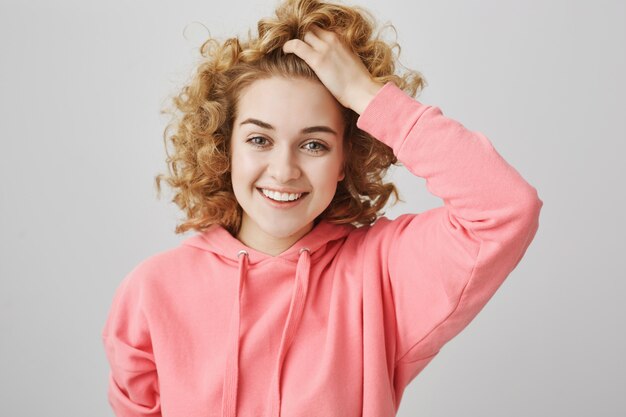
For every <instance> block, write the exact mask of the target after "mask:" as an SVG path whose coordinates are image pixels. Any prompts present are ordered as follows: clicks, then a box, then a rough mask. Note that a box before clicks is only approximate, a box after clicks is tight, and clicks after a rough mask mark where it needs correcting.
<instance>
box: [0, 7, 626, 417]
mask: <svg viewBox="0 0 626 417" xmlns="http://www.w3.org/2000/svg"><path fill="white" fill-rule="evenodd" d="M355 3H356V4H359V5H362V6H365V7H367V8H368V9H369V10H371V11H373V12H374V13H375V14H376V16H377V17H378V19H379V22H381V23H383V22H385V21H391V22H392V23H393V24H394V25H395V26H396V28H397V29H398V36H399V38H398V40H399V42H400V44H401V45H402V54H401V62H402V63H403V64H404V65H405V66H407V67H410V68H415V69H417V70H419V71H421V72H422V73H423V74H424V76H425V77H426V79H427V81H428V86H427V87H426V89H425V90H424V92H423V94H422V95H421V96H420V97H419V99H420V100H421V101H422V102H424V103H427V104H433V105H437V106H439V107H440V108H441V109H442V111H443V112H444V113H445V114H446V115H448V116H449V117H452V118H454V119H456V120H459V121H460V122H462V123H463V124H464V125H465V126H467V127H468V128H470V129H474V130H479V131H481V132H483V133H484V134H485V135H486V136H487V137H488V138H489V139H490V140H491V141H492V143H493V144H494V146H495V147H496V149H497V150H498V151H499V152H500V154H501V155H502V156H503V157H504V158H505V159H506V160H507V161H508V162H509V163H510V164H511V165H513V166H514V167H515V168H516V169H517V170H518V171H519V172H520V173H521V174H522V176H523V177H524V178H526V180H527V181H528V182H529V183H531V184H532V185H533V186H535V187H536V188H537V189H538V191H539V196H540V197H541V198H542V200H543V201H544V208H543V210H542V213H541V219H540V228H539V232H538V233H537V236H536V238H535V240H534V242H533V243H532V245H531V246H530V248H529V250H528V251H527V253H526V256H525V258H524V259H523V260H522V262H521V263H520V264H519V265H518V267H517V269H515V270H514V271H513V273H511V275H510V276H509V278H508V280H507V281H506V282H505V283H504V284H503V286H502V287H501V288H500V290H499V291H498V292H497V294H496V295H495V296H494V298H493V299H492V300H491V302H490V303H489V304H488V305H487V306H486V307H485V308H484V310H483V311H482V312H481V313H480V314H479V316H478V317H477V318H476V319H475V320H474V321H473V322H472V323H471V324H470V325H469V326H468V327H467V328H466V329H465V330H464V331H463V332H462V333H461V334H460V335H458V336H457V337H456V338H455V339H453V340H452V341H451V342H450V343H448V344H447V345H446V346H445V347H444V348H443V349H442V351H441V353H440V354H439V356H438V357H437V358H436V359H435V360H434V361H433V362H432V363H431V364H430V365H429V366H428V367H427V368H426V369H425V370H424V371H423V372H422V374H421V375H420V376H419V377H418V378H417V379H416V380H414V381H413V382H412V383H411V384H410V385H409V386H408V388H407V389H406V391H405V394H404V398H403V401H402V405H401V407H400V410H399V413H398V415H399V416H405V417H408V416H432V417H436V416H454V415H463V416H481V417H482V416H529V415H532V416H591V415H594V416H624V415H626V404H625V400H624V395H623V394H624V392H625V391H626V382H625V377H624V375H625V374H626V366H625V360H624V354H625V352H626V337H625V332H624V329H625V327H626V326H625V324H626V323H625V321H626V320H625V317H626V314H624V308H623V294H624V292H625V290H626V285H625V284H624V280H625V277H626V274H625V273H624V270H625V265H624V259H625V258H626V256H625V255H624V253H623V252H624V249H626V245H624V234H625V232H626V230H625V227H624V210H625V209H626V204H625V201H624V200H625V199H624V191H623V190H624V184H623V183H624V180H626V175H625V172H624V163H623V160H624V151H625V146H624V141H625V139H626V137H625V136H626V135H625V133H624V127H625V126H624V121H625V119H626V118H625V116H624V114H625V110H626V106H625V104H624V96H625V93H626V89H625V86H626V83H625V81H624V74H626V65H625V62H626V59H625V52H624V51H625V50H626V45H625V44H626V42H625V38H626V29H625V25H624V21H625V20H626V19H625V18H626V6H625V5H624V2H622V1H606V0H605V1H595V2H593V3H592V2H590V1H586V2H583V1H550V2H547V1H538V0H533V1H521V0H520V1H502V0H497V1H496V0H491V1H487V0H481V1H460V0H459V1H428V2H426V1H421V2H415V1H411V2H409V1H397V0H395V1H394V0H387V1H386V2H384V4H383V2H380V1H373V0H363V1H360V2H350V3H349V4H355ZM275 4H276V2H275V1H270V0H266V1H258V2H246V1H237V0H229V1H227V2H216V1H207V0H204V1H177V2H173V1H172V2H167V3H166V2H156V1H147V0H143V1H121V0H110V1H107V2H104V1H100V2H94V1H84V0H81V1H69V0H66V1H56V2H46V1H42V0H39V1H29V2H18V1H7V0H2V2H1V3H0V42H1V45H2V49H1V50H2V55H1V57H0V59H1V62H2V65H1V66H0V87H1V89H0V91H1V92H0V114H1V117H2V130H3V134H2V139H1V140H2V159H1V162H0V170H1V171H0V173H1V177H2V181H1V185H0V193H1V194H0V210H1V212H0V213H1V216H0V222H1V224H0V226H1V230H2V232H1V235H0V236H1V238H0V244H1V245H2V247H1V251H0V253H1V256H2V260H1V262H0V276H1V281H0V284H1V286H0V326H1V329H0V331H1V333H0V334H1V336H0V338H1V339H0V340H1V342H0V368H1V370H0V415H1V416H3V417H4V416H7V417H8V416H10V417H21V416H47V417H50V416H93V417H96V416H112V415H113V414H112V412H111V411H110V409H109V406H108V404H107V401H106V387H107V375H108V363H107V362H106V358H105V353H104V349H103V347H102V345H101V341H100V331H101V328H102V326H103V323H104V320H105V318H106V314H107V312H108V309H109V306H110V302H111V299H112V295H113V292H114V290H115V288H116V287H117V285H118V284H119V282H120V281H121V279H122V278H123V276H124V275H125V274H126V273H127V272H128V271H129V270H130V269H131V268H132V267H133V266H135V265H136V264H137V263H138V262H139V261H141V260H142V259H144V258H146V257H148V256H150V255H151V254H153V253H155V252H157V251H161V250H165V249H168V248H171V247H174V246H176V245H178V243H179V242H180V241H181V240H182V239H183V238H185V237H186V236H187V235H188V234H187V235H185V236H177V235H175V234H174V232H173V230H174V226H175V223H176V221H177V220H178V219H179V218H182V213H180V212H179V211H178V210H177V208H176V207H175V205H174V204H173V203H170V202H169V198H170V196H171V193H170V192H169V191H168V189H167V188H166V191H165V192H164V194H163V197H162V198H161V199H160V200H158V199H156V192H155V189H154V184H153V177H154V175H156V174H157V173H159V172H165V169H166V167H165V163H164V158H165V154H164V148H163V141H162V131H163V128H164V126H165V124H166V122H167V121H168V118H167V116H165V115H161V114H160V113H159V110H160V109H161V108H162V106H163V105H164V104H165V103H166V100H167V98H168V96H170V95H171V94H173V93H174V92H175V91H176V90H177V89H178V88H180V87H181V86H182V83H183V82H184V81H185V80H186V78H187V76H188V75H189V73H190V71H191V69H192V67H193V64H194V63H195V60H196V59H197V57H198V54H197V52H196V47H197V46H198V45H199V39H200V36H201V35H202V31H199V30H198V26H196V27H195V29H193V28H194V26H192V27H191V29H190V31H189V34H188V35H189V36H188V39H186V38H185V37H183V29H184V28H185V26H187V25H188V24H190V23H191V22H193V21H200V22H202V23H203V24H204V25H206V26H207V27H208V28H210V30H211V34H212V35H214V36H218V37H222V38H225V37H227V36H233V35H235V34H239V35H245V34H246V33H247V30H248V28H252V29H253V31H254V32H255V33H256V21H257V20H258V19H259V18H260V17H263V16H268V15H270V14H272V13H273V10H274V6H275ZM390 178H391V179H393V180H394V181H396V182H397V184H398V186H399V188H400V192H401V195H402V197H403V198H404V199H405V200H406V202H407V203H406V204H398V205H396V206H395V207H394V208H392V209H390V210H389V211H388V212H387V215H388V216H389V217H390V218H395V217H397V216H398V215H399V214H401V213H404V212H419V211H423V210H426V209H428V208H431V207H436V206H439V205H441V204H443V203H442V201H441V200H440V199H438V198H436V197H434V196H432V195H430V194H429V193H428V191H427V190H426V188H425V181H424V180H423V179H421V178H417V177H414V176H413V175H412V174H410V173H408V172H407V171H406V170H405V169H404V168H400V169H398V170H395V171H392V172H391V173H390ZM619 190H622V191H619Z"/></svg>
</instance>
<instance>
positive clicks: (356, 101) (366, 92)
mask: <svg viewBox="0 0 626 417" xmlns="http://www.w3.org/2000/svg"><path fill="white" fill-rule="evenodd" d="M383 87H384V84H381V83H377V82H375V81H371V82H370V83H368V84H367V85H366V86H365V87H362V88H360V89H358V90H357V91H356V92H355V94H354V98H353V99H352V101H351V103H352V104H351V105H350V108H351V109H352V110H354V111H355V112H356V113H358V114H359V115H360V114H363V112H364V111H365V109H366V108H367V105H368V104H369V103H370V101H372V99H373V98H374V97H375V96H376V94H378V92H379V91H380V89H381V88H383Z"/></svg>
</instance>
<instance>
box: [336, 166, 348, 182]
mask: <svg viewBox="0 0 626 417" xmlns="http://www.w3.org/2000/svg"><path fill="white" fill-rule="evenodd" d="M345 168H346V166H345V164H344V165H342V166H341V173H340V174H339V178H337V182H339V181H342V180H343V179H344V178H345V177H346V170H345Z"/></svg>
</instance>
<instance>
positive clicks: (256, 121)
mask: <svg viewBox="0 0 626 417" xmlns="http://www.w3.org/2000/svg"><path fill="white" fill-rule="evenodd" d="M246 123H250V124H254V125H257V126H260V127H262V128H263V129H268V130H275V129H274V126H272V125H271V124H269V123H266V122H263V121H261V120H259V119H253V118H250V117H249V118H247V119H246V120H244V121H243V122H241V123H239V126H241V125H244V124H246ZM313 132H326V133H332V134H333V135H335V136H338V134H337V132H335V131H334V130H333V129H331V128H330V127H328V126H310V127H305V128H304V129H302V130H301V131H300V133H313Z"/></svg>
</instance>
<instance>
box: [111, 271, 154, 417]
mask: <svg viewBox="0 0 626 417" xmlns="http://www.w3.org/2000/svg"><path fill="white" fill-rule="evenodd" d="M140 271H141V270H140V267H136V268H135V269H134V270H133V271H131V273H130V274H129V275H128V276H127V277H126V278H125V279H124V280H123V281H122V282H121V284H120V285H119V287H118V288H117V290H116V292H115V296H114V297H113V302H112V305H111V309H110V312H109V315H108V317H107V320H106V323H105V326H104V328H103V329H102V342H103V344H104V347H105V350H106V355H107V359H108V361H109V364H110V367H111V371H110V373H109V386H108V399H109V404H110V405H111V408H112V409H113V411H114V412H115V415H117V416H120V417H121V416H124V417H160V416H161V404H160V396H159V384H158V378H157V370H156V365H155V361H154V354H153V351H152V342H151V339H150V333H149V331H148V324H147V322H146V317H145V315H144V312H143V307H142V302H141V296H142V290H141V282H140V280H139V279H138V278H140Z"/></svg>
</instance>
